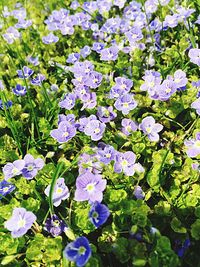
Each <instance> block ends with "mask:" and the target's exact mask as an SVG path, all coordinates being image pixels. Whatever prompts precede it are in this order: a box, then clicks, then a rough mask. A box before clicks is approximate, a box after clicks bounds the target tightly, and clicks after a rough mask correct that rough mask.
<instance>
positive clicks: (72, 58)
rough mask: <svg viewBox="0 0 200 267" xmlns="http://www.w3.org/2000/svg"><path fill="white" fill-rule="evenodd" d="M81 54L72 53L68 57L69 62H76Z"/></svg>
mask: <svg viewBox="0 0 200 267" xmlns="http://www.w3.org/2000/svg"><path fill="white" fill-rule="evenodd" d="M79 58H80V54H79V53H72V54H70V55H69V56H68V58H67V63H75V62H77V61H78V60H79Z"/></svg>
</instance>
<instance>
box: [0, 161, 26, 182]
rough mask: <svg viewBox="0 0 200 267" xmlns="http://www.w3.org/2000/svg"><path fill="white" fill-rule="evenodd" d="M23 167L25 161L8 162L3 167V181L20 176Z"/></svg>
mask: <svg viewBox="0 0 200 267" xmlns="http://www.w3.org/2000/svg"><path fill="white" fill-rule="evenodd" d="M24 166H25V161H24V160H22V159H18V160H15V161H14V162H13V163H11V162H9V163H7V164H6V165H5V166H4V167H3V174H4V178H5V180H8V179H10V178H12V177H14V176H17V175H20V174H21V173H22V169H23V168H24Z"/></svg>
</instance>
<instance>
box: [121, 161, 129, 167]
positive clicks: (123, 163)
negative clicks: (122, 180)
mask: <svg viewBox="0 0 200 267" xmlns="http://www.w3.org/2000/svg"><path fill="white" fill-rule="evenodd" d="M127 165H128V161H127V160H125V159H124V160H123V161H122V166H123V167H126V166H127Z"/></svg>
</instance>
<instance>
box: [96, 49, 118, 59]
mask: <svg viewBox="0 0 200 267" xmlns="http://www.w3.org/2000/svg"><path fill="white" fill-rule="evenodd" d="M118 52H119V48H118V47H117V46H114V45H113V46H111V47H109V48H104V49H102V50H101V52H100V55H101V60H104V61H110V60H116V59H117V57H118Z"/></svg>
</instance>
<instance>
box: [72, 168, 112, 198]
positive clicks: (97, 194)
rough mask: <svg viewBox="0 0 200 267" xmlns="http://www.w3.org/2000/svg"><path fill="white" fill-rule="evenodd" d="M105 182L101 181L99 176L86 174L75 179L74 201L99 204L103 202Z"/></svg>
mask: <svg viewBox="0 0 200 267" xmlns="http://www.w3.org/2000/svg"><path fill="white" fill-rule="evenodd" d="M106 183H107V181H106V180H105V179H102V176H101V175H100V174H93V173H91V172H89V171H88V172H86V173H84V174H81V175H80V176H78V177H77V179H76V191H75V197H74V199H75V200H76V201H85V200H88V201H91V202H95V201H98V202H101V201H102V200H103V191H104V190H105V188H106Z"/></svg>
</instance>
